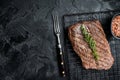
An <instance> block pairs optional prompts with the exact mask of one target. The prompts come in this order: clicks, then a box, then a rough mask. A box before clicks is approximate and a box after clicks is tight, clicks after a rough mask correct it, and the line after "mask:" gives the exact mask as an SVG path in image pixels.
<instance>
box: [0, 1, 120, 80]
mask: <svg viewBox="0 0 120 80" xmlns="http://www.w3.org/2000/svg"><path fill="white" fill-rule="evenodd" d="M119 5H120V2H119V0H114V1H113V0H84V1H83V0H0V80H64V79H63V78H62V77H61V76H60V74H59V70H58V64H57V53H56V44H55V43H56V38H55V35H54V33H53V22H52V17H51V14H52V13H54V11H58V13H59V17H60V21H61V22H60V23H61V29H62V26H63V24H62V16H63V15H64V14H73V13H84V12H95V11H105V10H112V9H119V7H120V6H119Z"/></svg>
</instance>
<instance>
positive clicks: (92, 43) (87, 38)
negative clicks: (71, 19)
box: [80, 24, 99, 60]
mask: <svg viewBox="0 0 120 80" xmlns="http://www.w3.org/2000/svg"><path fill="white" fill-rule="evenodd" d="M80 29H81V32H82V34H83V36H84V39H85V41H86V42H87V43H88V44H89V47H90V48H91V50H92V53H93V56H94V59H95V60H98V58H99V56H98V54H97V51H96V42H95V40H94V39H93V38H92V36H91V35H90V33H89V32H88V31H87V29H86V28H85V25H84V24H83V25H81V27H80Z"/></svg>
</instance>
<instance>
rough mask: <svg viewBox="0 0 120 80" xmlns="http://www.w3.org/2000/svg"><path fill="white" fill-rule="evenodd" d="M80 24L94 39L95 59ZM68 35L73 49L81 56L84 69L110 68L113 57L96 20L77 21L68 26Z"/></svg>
mask: <svg viewBox="0 0 120 80" xmlns="http://www.w3.org/2000/svg"><path fill="white" fill-rule="evenodd" d="M82 25H84V26H85V28H86V30H87V32H88V33H89V35H90V36H91V37H92V39H93V40H94V41H95V47H96V53H97V56H98V59H97V60H96V59H95V56H94V55H93V52H94V51H93V50H92V49H91V48H90V46H89V43H88V42H87V41H86V40H85V36H84V35H83V33H82V31H81V29H80V28H81V26H82ZM68 35H69V39H70V41H71V44H72V46H73V49H74V51H75V52H76V53H77V54H78V56H79V57H80V58H81V60H82V65H83V67H85V69H97V70H102V69H104V70H107V69H110V68H111V66H112V65H113V62H114V59H113V56H112V54H111V51H110V46H109V44H108V41H107V39H106V36H105V33H104V31H103V29H102V26H101V24H100V22H99V21H98V20H94V21H83V22H78V23H76V24H74V25H72V26H70V27H69V29H68Z"/></svg>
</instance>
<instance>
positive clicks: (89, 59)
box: [75, 45, 94, 63]
mask: <svg viewBox="0 0 120 80" xmlns="http://www.w3.org/2000/svg"><path fill="white" fill-rule="evenodd" d="M77 47H79V46H78V45H77ZM75 51H76V53H77V54H79V53H80V57H81V58H83V59H84V60H85V61H87V62H91V63H92V60H93V59H94V58H93V56H92V55H91V53H87V55H86V52H84V50H82V49H78V48H76V47H75Z"/></svg>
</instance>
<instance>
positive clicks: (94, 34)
mask: <svg viewBox="0 0 120 80" xmlns="http://www.w3.org/2000/svg"><path fill="white" fill-rule="evenodd" d="M91 27H93V28H91ZM88 29H89V30H90V33H91V35H92V36H94V37H95V36H96V37H97V36H98V37H97V38H98V39H100V40H105V39H104V36H103V35H98V33H96V31H95V30H96V29H95V26H93V25H92V24H91V25H90V26H88Z"/></svg>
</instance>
